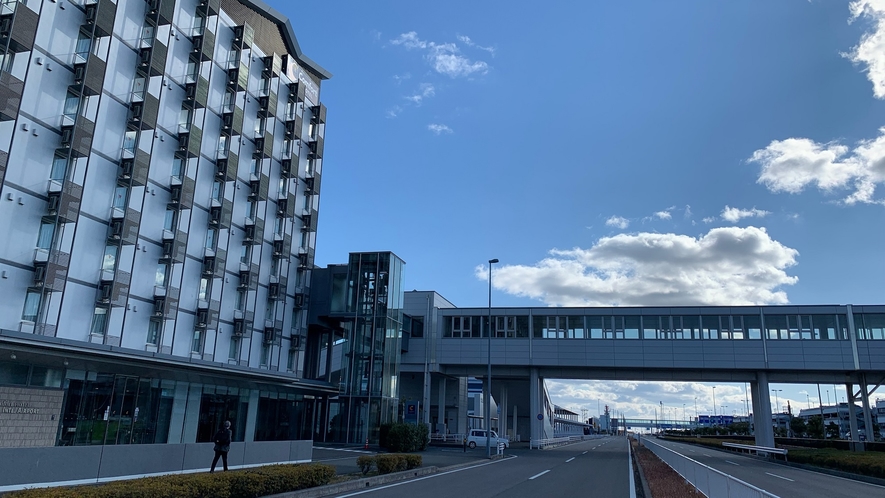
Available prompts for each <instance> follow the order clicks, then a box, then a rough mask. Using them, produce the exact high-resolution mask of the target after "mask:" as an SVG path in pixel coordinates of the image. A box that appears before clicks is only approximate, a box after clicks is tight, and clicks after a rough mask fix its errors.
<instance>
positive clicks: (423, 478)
mask: <svg viewBox="0 0 885 498" xmlns="http://www.w3.org/2000/svg"><path fill="white" fill-rule="evenodd" d="M514 458H519V457H517V456H516V455H510V456H509V457H505V458H501V459H499V460H492V461H491V462H485V463H481V464H479V465H472V466H470V467H463V468H460V469H455V470H449V471H447V472H440V473H438V474H431V475H429V476H424V477H417V478H415V479H409V480H407V481H402V482H396V483H393V484H388V485H387V486H380V487H377V488H372V489H367V490H365V491H357V492H356V493H350V494H347V495H341V496H339V497H338V498H348V497H350V496H356V495H362V494H365V493H373V492H375V491H379V490H382V489H387V488H395V487H396V486H402V485H403V484H410V483H413V482H418V481H423V480H425V479H433V478H434V477H441V476H444V475H448V474H454V473H456V472H463V471H465V470H471V469H475V468H477V467H485V466H486V465H494V464H496V463H499V462H506V461H509V460H512V459H514Z"/></svg>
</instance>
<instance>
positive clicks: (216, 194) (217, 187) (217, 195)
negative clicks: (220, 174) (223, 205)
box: [212, 180, 224, 202]
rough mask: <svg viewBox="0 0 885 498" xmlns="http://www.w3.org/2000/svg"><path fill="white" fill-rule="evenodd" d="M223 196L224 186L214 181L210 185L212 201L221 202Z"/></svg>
mask: <svg viewBox="0 0 885 498" xmlns="http://www.w3.org/2000/svg"><path fill="white" fill-rule="evenodd" d="M223 195H224V184H223V183H221V182H219V181H217V180H216V181H215V183H213V184H212V200H213V201H216V202H221V197H222V196H223Z"/></svg>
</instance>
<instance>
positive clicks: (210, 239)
mask: <svg viewBox="0 0 885 498" xmlns="http://www.w3.org/2000/svg"><path fill="white" fill-rule="evenodd" d="M217 239H218V231H217V230H215V229H214V228H210V229H209V230H208V231H206V249H211V250H214V249H215V243H216V242H217Z"/></svg>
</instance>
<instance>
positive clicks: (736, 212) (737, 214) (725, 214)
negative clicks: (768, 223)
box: [722, 205, 771, 223]
mask: <svg viewBox="0 0 885 498" xmlns="http://www.w3.org/2000/svg"><path fill="white" fill-rule="evenodd" d="M769 214H771V212H770V211H763V210H762V209H756V208H753V209H738V208H733V207H730V206H727V205H726V206H725V209H723V210H722V219H723V220H725V221H730V222H732V223H737V222H739V221H741V219H743V218H764V217H766V216H768V215H769Z"/></svg>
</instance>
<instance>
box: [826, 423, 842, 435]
mask: <svg viewBox="0 0 885 498" xmlns="http://www.w3.org/2000/svg"><path fill="white" fill-rule="evenodd" d="M826 427H827V437H828V438H832V439H839V436H840V435H841V434H839V424H827V425H826Z"/></svg>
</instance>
